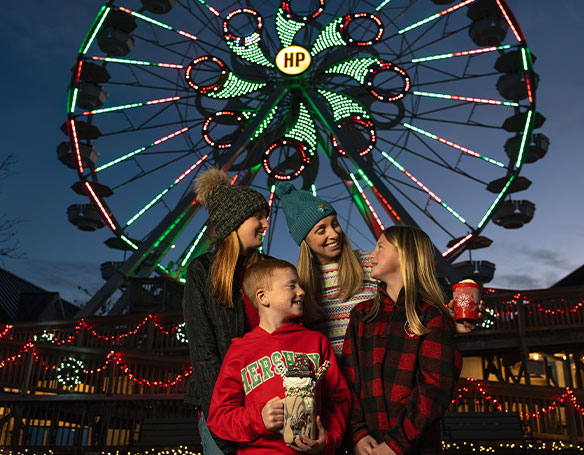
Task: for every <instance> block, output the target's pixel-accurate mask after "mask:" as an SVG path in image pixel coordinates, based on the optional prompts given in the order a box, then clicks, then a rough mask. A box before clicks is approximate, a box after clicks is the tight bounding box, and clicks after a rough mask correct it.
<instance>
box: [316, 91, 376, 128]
mask: <svg viewBox="0 0 584 455" xmlns="http://www.w3.org/2000/svg"><path fill="white" fill-rule="evenodd" d="M317 91H318V93H320V94H321V95H322V96H323V97H324V99H325V100H326V101H327V102H328V103H329V105H330V108H331V109H330V110H331V112H332V114H333V120H334V121H335V122H339V121H340V120H342V119H344V118H346V117H350V116H351V115H361V116H363V117H365V118H369V112H368V111H367V109H365V108H364V107H363V106H362V105H361V103H359V102H358V101H357V100H355V99H353V98H351V97H350V96H349V95H345V94H344V93H337V92H333V91H330V90H325V89H318V90H317Z"/></svg>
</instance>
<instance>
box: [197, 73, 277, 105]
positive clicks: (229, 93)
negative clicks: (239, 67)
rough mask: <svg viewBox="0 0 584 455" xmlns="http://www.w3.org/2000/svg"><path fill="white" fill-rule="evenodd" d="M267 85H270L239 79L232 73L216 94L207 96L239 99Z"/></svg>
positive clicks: (212, 93)
mask: <svg viewBox="0 0 584 455" xmlns="http://www.w3.org/2000/svg"><path fill="white" fill-rule="evenodd" d="M266 85H268V84H267V83H265V82H253V81H247V80H245V79H242V78H241V77H239V76H238V75H237V74H235V73H234V72H233V71H230V72H229V75H228V76H227V80H226V81H225V83H224V84H223V86H222V87H221V89H219V90H217V91H216V92H213V91H211V92H209V93H207V96H209V97H210V98H218V99H227V98H237V97H240V96H242V95H247V94H249V93H253V92H255V91H257V90H259V89H261V88H263V87H265V86H266Z"/></svg>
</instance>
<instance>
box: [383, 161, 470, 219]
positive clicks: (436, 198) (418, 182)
mask: <svg viewBox="0 0 584 455" xmlns="http://www.w3.org/2000/svg"><path fill="white" fill-rule="evenodd" d="M381 154H382V155H383V156H384V157H385V158H386V159H387V160H388V161H389V162H391V164H393V165H394V166H395V167H396V168H397V169H399V170H400V171H401V172H403V173H404V174H405V175H407V176H408V178H409V179H410V180H411V181H412V182H414V183H415V184H416V185H418V186H419V187H420V188H421V189H422V190H424V192H425V193H426V194H428V196H430V198H431V199H432V200H434V201H436V202H437V203H438V204H440V205H441V206H442V207H444V208H445V209H446V210H447V211H448V212H449V213H450V214H451V215H452V216H454V217H455V218H456V219H457V220H458V221H460V222H461V223H462V224H465V225H466V226H468V227H469V228H470V229H472V226H470V225H469V224H468V223H467V222H466V220H465V219H464V218H463V217H462V216H461V215H460V214H459V213H458V212H457V211H456V210H454V209H453V208H452V207H451V206H449V205H448V204H447V203H446V202H444V201H443V200H442V198H440V197H439V196H438V195H437V194H436V193H435V192H434V191H432V190H431V189H430V188H428V187H427V186H426V185H425V184H424V183H423V182H422V181H421V180H419V179H418V178H416V177H415V176H414V175H413V174H412V173H411V172H409V171H408V170H407V169H406V168H404V167H403V166H402V165H401V164H400V163H398V162H397V160H395V159H394V158H392V157H391V156H389V155H388V154H387V153H385V152H381Z"/></svg>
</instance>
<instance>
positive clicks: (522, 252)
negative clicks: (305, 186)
mask: <svg viewBox="0 0 584 455" xmlns="http://www.w3.org/2000/svg"><path fill="white" fill-rule="evenodd" d="M420 1H429V0H420ZM102 3H103V2H101V1H97V0H84V1H76V0H65V1H62V2H49V1H47V0H39V1H37V2H32V3H26V2H9V3H7V4H6V5H5V6H4V11H5V13H4V17H5V19H6V20H5V21H4V25H3V27H2V29H1V30H0V42H1V43H2V47H3V49H4V64H3V65H2V66H3V70H2V72H1V74H0V78H1V81H2V86H3V87H4V89H3V101H2V104H1V107H0V109H1V118H2V139H3V146H2V147H1V149H0V159H2V158H4V157H5V156H7V155H8V154H10V153H12V154H14V157H15V160H16V164H15V165H14V166H13V168H12V175H11V176H9V177H8V178H6V179H4V180H2V181H0V207H1V208H0V214H3V215H5V216H6V217H8V218H20V219H21V220H22V222H21V223H20V224H19V225H18V226H17V228H16V231H17V236H16V237H17V239H18V241H19V244H20V247H19V251H18V254H19V256H20V257H18V258H15V259H9V258H4V259H0V267H3V268H5V269H7V270H9V271H11V272H13V273H15V274H17V275H19V276H21V277H23V278H25V279H27V280H29V281H31V282H33V283H34V284H37V285H39V286H41V287H42V288H44V289H46V290H49V291H58V292H60V293H61V295H62V297H64V298H65V299H68V300H70V301H84V300H86V299H87V294H86V293H85V292H84V290H87V291H88V292H89V293H93V292H95V291H96V290H97V289H98V288H99V286H101V284H102V283H103V280H102V279H101V276H100V271H99V265H100V264H101V263H102V262H105V261H108V260H121V254H120V253H119V252H117V251H115V250H110V249H109V248H108V247H106V246H105V245H104V244H103V242H104V240H105V239H107V238H109V237H111V232H110V231H109V230H108V229H107V228H103V229H101V230H99V231H97V232H91V233H87V232H82V231H79V230H78V229H77V228H75V227H74V226H73V225H71V224H70V223H69V222H68V221H67V215H66V209H67V207H68V206H69V205H70V204H72V203H82V202H85V201H84V200H82V198H80V197H79V196H77V195H76V194H75V193H74V192H73V191H72V190H71V189H70V186H71V185H72V184H73V183H75V181H76V179H77V177H76V175H75V172H74V171H72V170H71V169H68V168H66V167H65V166H63V165H62V164H61V163H60V162H59V161H58V159H57V154H56V151H55V150H56V146H57V145H58V143H59V142H61V141H63V140H65V139H66V138H65V136H64V135H63V134H62V132H61V131H60V126H61V125H62V124H63V123H64V121H65V120H66V90H67V86H68V83H69V78H70V74H71V73H70V71H71V67H72V65H73V64H74V62H75V58H76V55H77V52H78V50H79V46H80V44H81V42H82V40H83V38H84V36H85V34H86V32H87V30H88V28H89V27H90V25H91V23H92V21H93V18H94V17H95V15H96V13H97V11H98V10H99V8H100V6H101V4H102ZM209 3H213V2H211V1H209ZM216 3H218V4H220V2H216ZM508 4H509V6H510V7H511V9H512V10H513V13H514V14H515V16H516V18H517V20H518V22H519V24H520V26H521V28H522V30H523V33H524V35H525V37H526V39H527V43H528V45H529V47H530V49H531V51H532V53H533V54H534V55H535V56H536V57H537V61H536V62H535V65H534V68H535V71H536V72H537V73H538V74H539V76H540V82H539V87H538V89H537V111H538V112H540V113H541V114H542V115H543V116H544V117H545V118H546V119H547V120H546V122H545V124H544V125H543V127H542V128H540V129H539V130H537V131H536V132H541V133H543V134H545V135H546V136H548V137H549V139H550V142H551V145H550V150H549V152H548V154H547V155H546V156H545V157H544V158H543V159H542V160H540V161H537V162H536V163H534V164H527V165H526V166H525V167H524V170H523V171H522V175H525V176H526V177H527V178H529V179H530V180H532V182H533V184H532V185H531V187H530V188H529V189H528V190H527V191H525V192H523V193H521V195H520V196H517V198H519V199H528V200H530V201H532V202H533V203H535V205H536V211H535V216H534V219H533V220H532V221H531V223H529V224H527V225H526V226H524V227H523V228H522V229H518V230H506V229H503V228H501V227H499V226H496V225H493V224H492V223H490V224H489V226H488V227H487V228H486V230H485V231H484V235H486V236H487V237H489V238H491V239H492V240H493V244H492V246H491V247H489V248H488V249H484V250H479V251H477V252H476V253H474V254H473V259H485V260H489V261H491V262H494V263H495V264H496V266H497V271H496V275H495V279H494V280H493V281H492V282H491V283H489V285H490V286H492V287H501V288H511V289H534V288H546V287H548V286H550V285H552V284H553V283H555V282H556V281H558V280H559V279H561V278H562V277H564V276H565V275H567V274H568V273H570V272H571V271H572V270H574V269H576V268H577V267H579V266H581V265H582V263H583V262H584V260H583V259H582V258H584V229H583V226H584V212H583V210H582V207H583V203H582V190H581V181H582V179H583V176H582V175H583V171H584V154H583V153H582V132H583V130H584V128H583V126H582V114H581V106H582V105H584V89H583V88H582V82H583V77H582V71H583V69H584V65H583V63H582V62H581V60H580V58H581V55H582V50H581V41H582V37H581V34H582V32H581V31H580V32H578V30H581V22H582V20H583V19H584V3H583V2H582V1H581V0H559V1H557V2H553V7H550V5H552V3H550V2H549V1H545V0H508ZM579 182H580V183H579ZM469 198H472V195H469ZM421 227H422V228H424V226H421ZM280 228H281V226H280ZM354 243H355V244H356V246H358V247H360V248H363V249H368V248H371V247H372V245H373V243H374V242H373V239H370V241H364V240H360V239H355V241H354ZM291 245H292V247H293V248H292V249H290V251H289V252H288V253H287V254H284V256H286V259H290V260H292V261H295V259H296V255H297V249H294V245H293V244H291ZM278 255H283V254H281V253H280V254H278Z"/></svg>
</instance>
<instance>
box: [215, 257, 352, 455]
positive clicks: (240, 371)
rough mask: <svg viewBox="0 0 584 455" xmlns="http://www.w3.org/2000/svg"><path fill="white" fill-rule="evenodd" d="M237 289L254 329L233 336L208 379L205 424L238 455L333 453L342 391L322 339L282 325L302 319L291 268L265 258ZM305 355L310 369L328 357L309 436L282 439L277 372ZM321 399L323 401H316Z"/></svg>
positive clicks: (346, 399) (345, 394)
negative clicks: (254, 313) (250, 309)
mask: <svg viewBox="0 0 584 455" xmlns="http://www.w3.org/2000/svg"><path fill="white" fill-rule="evenodd" d="M243 291H244V293H245V295H246V296H247V297H248V299H249V300H250V301H251V302H252V303H253V305H254V306H255V307H256V308H257V310H258V313H259V317H260V323H259V326H258V327H256V328H255V329H253V330H252V331H251V332H249V333H247V334H246V335H244V336H243V337H242V338H235V339H234V340H233V342H232V344H231V346H230V347H229V350H228V351H227V354H226V355H225V359H224V360H223V364H222V366H221V372H220V373H219V377H218V378H217V382H216V383H215V388H214V390H213V397H212V399H211V407H210V409H209V419H208V421H207V424H208V426H209V429H210V430H211V431H212V432H213V433H215V435H217V436H219V437H220V438H222V439H227V440H230V441H235V442H237V443H238V450H237V453H238V454H248V453H253V454H261V453H284V454H286V453H287V454H294V453H298V452H308V453H323V454H333V453H334V451H335V448H336V447H338V446H339V445H340V443H341V439H342V436H343V433H344V430H345V421H346V416H347V414H348V412H349V406H350V393H349V389H348V386H347V383H346V381H345V379H344V377H343V375H342V374H341V372H340V370H339V367H338V364H337V360H336V358H335V355H334V353H333V350H332V348H331V345H330V343H329V341H328V339H327V338H326V337H325V336H324V335H322V334H321V333H319V332H313V331H311V330H308V329H305V328H304V327H302V326H300V325H298V324H296V323H294V322H290V320H291V319H295V318H298V317H300V316H302V312H303V301H304V291H303V290H302V288H301V287H300V284H299V279H298V274H297V273H296V268H295V267H294V266H293V265H292V264H290V263H289V262H286V261H281V260H278V259H265V260H262V261H259V262H257V263H255V264H253V265H251V266H249V267H248V269H247V270H246V273H245V277H244V279H243ZM300 353H303V354H306V355H307V356H308V358H309V359H310V360H311V363H312V364H313V365H312V367H313V371H316V370H318V368H319V367H320V366H321V365H322V364H323V363H324V362H325V361H327V360H328V361H329V362H330V363H331V365H330V366H329V368H328V370H327V371H326V374H325V375H324V377H323V378H322V379H321V381H320V382H319V383H318V386H317V388H316V397H317V401H318V402H317V409H316V414H317V418H316V426H317V432H316V433H317V434H316V439H310V438H307V437H306V436H302V439H301V438H300V437H297V438H296V439H295V441H294V445H287V444H286V443H284V440H283V437H282V434H281V433H280V432H279V430H281V429H282V427H283V422H284V404H283V400H282V399H283V397H284V387H283V378H282V374H283V373H284V372H285V370H286V368H287V367H288V366H289V365H291V364H292V363H293V362H294V359H295V357H296V356H297V355H298V354H300ZM322 403H326V405H324V406H321V404H322Z"/></svg>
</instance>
